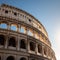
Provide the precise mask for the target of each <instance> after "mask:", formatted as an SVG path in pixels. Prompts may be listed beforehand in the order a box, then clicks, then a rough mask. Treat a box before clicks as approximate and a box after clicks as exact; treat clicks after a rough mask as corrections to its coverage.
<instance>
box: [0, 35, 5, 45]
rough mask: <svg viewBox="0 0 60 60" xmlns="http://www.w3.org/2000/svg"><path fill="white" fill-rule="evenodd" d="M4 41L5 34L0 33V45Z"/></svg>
mask: <svg viewBox="0 0 60 60" xmlns="http://www.w3.org/2000/svg"><path fill="white" fill-rule="evenodd" d="M4 41H5V36H4V35H0V45H4Z"/></svg>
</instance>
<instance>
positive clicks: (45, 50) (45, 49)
mask: <svg viewBox="0 0 60 60" xmlns="http://www.w3.org/2000/svg"><path fill="white" fill-rule="evenodd" d="M46 54H47V48H46V47H44V55H46Z"/></svg>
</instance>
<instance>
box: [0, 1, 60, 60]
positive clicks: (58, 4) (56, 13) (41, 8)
mask: <svg viewBox="0 0 60 60" xmlns="http://www.w3.org/2000/svg"><path fill="white" fill-rule="evenodd" d="M2 3H5V4H9V5H12V6H15V7H18V8H20V9H23V10H25V11H27V12H28V13H30V14H32V15H33V16H35V17H36V18H37V19H38V20H39V21H40V22H41V23H42V24H43V25H44V26H45V28H46V30H47V32H48V35H49V39H50V41H51V43H52V47H53V49H54V51H55V53H56V57H57V60H60V46H59V45H60V0H0V4H2Z"/></svg>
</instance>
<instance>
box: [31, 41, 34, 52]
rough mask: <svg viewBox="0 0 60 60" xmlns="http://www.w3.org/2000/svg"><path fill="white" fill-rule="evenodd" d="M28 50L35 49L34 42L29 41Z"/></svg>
mask: <svg viewBox="0 0 60 60" xmlns="http://www.w3.org/2000/svg"><path fill="white" fill-rule="evenodd" d="M30 50H32V51H35V43H34V42H30Z"/></svg>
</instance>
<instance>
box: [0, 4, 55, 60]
mask: <svg viewBox="0 0 60 60" xmlns="http://www.w3.org/2000/svg"><path fill="white" fill-rule="evenodd" d="M0 60H56V57H55V53H54V51H53V49H52V48H51V43H50V41H49V38H48V34H47V31H46V30H45V28H44V26H43V25H42V24H41V22H40V21H39V20H38V19H36V18H35V17H34V16H32V15H31V14H29V13H27V12H26V11H24V10H21V9H19V8H16V7H13V6H10V5H7V4H1V5H0Z"/></svg>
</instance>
